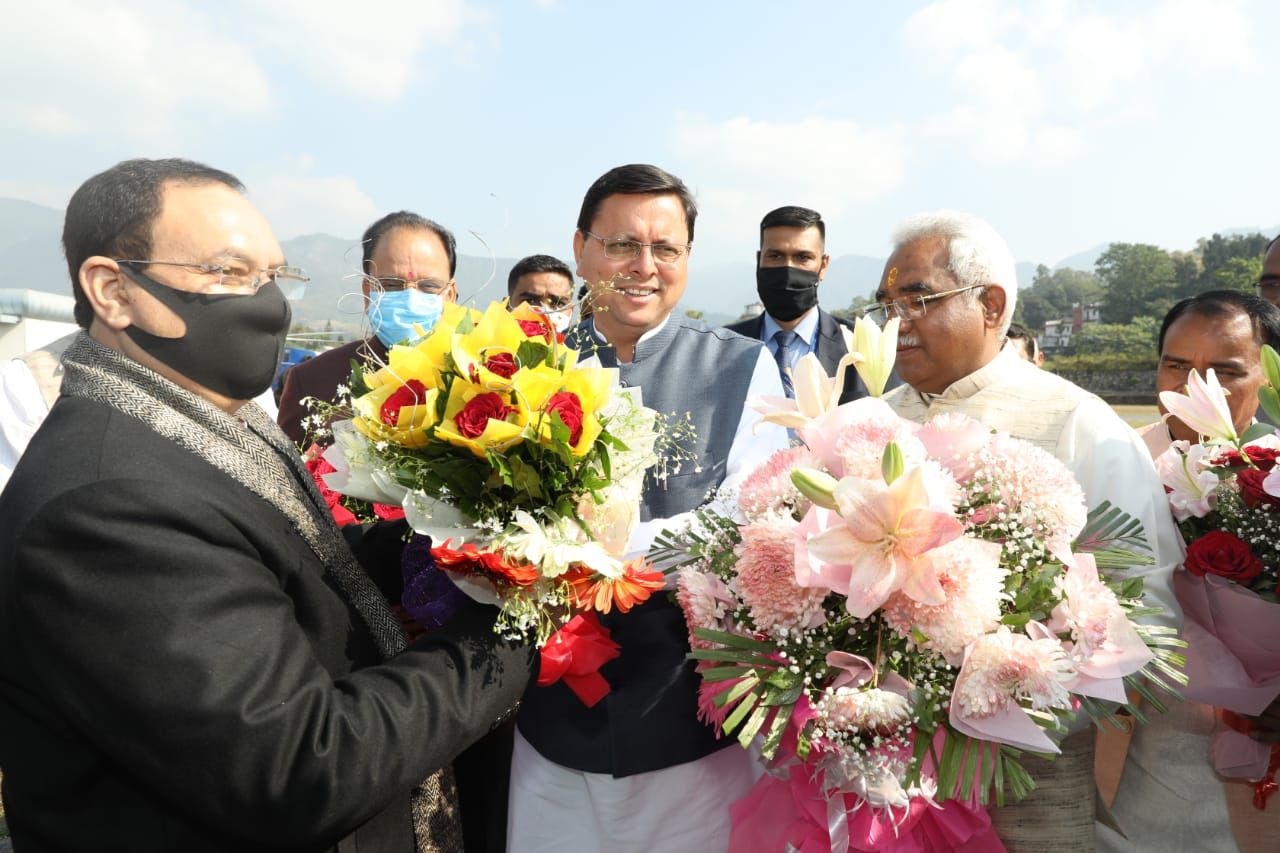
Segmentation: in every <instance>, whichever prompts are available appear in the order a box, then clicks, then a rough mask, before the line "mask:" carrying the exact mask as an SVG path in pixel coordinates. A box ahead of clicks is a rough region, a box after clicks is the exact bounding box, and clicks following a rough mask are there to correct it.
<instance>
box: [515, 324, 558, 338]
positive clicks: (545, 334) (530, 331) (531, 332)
mask: <svg viewBox="0 0 1280 853" xmlns="http://www.w3.org/2000/svg"><path fill="white" fill-rule="evenodd" d="M516 322H517V323H519V324H520V328H522V329H524V333H525V334H526V335H528V336H529V337H531V338H542V339H543V340H544V341H546V342H547V343H551V329H552V327H551V326H549V325H547V324H546V323H542V322H539V321H538V320H516Z"/></svg>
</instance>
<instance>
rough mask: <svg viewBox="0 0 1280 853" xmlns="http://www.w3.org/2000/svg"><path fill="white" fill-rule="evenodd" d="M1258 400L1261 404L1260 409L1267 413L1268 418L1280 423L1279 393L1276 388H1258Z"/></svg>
mask: <svg viewBox="0 0 1280 853" xmlns="http://www.w3.org/2000/svg"><path fill="white" fill-rule="evenodd" d="M1258 402H1259V403H1261V404H1262V410H1263V411H1264V412H1266V413H1267V417H1268V418H1270V419H1271V420H1273V421H1275V422H1276V423H1280V393H1277V389H1276V388H1268V387H1266V386H1263V387H1262V388H1259V389H1258Z"/></svg>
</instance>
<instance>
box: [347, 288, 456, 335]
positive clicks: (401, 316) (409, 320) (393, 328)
mask: <svg viewBox="0 0 1280 853" xmlns="http://www.w3.org/2000/svg"><path fill="white" fill-rule="evenodd" d="M443 310H444V297H443V296H442V295H440V294H439V293H423V292H422V291H421V290H416V289H414V288H408V289H405V290H398V291H394V292H391V293H386V292H380V291H374V292H373V293H370V294H369V307H368V308H366V309H365V316H367V317H368V318H369V325H370V326H371V327H372V328H373V333H374V334H375V335H377V336H378V340H380V341H382V343H384V344H385V345H387V346H392V345H393V344H398V343H400V342H401V341H416V340H417V339H418V338H419V337H420V336H419V333H418V331H417V329H415V328H414V326H415V325H417V326H421V327H422V334H423V335H425V334H427V333H429V332H430V331H431V328H432V327H433V326H435V324H436V321H437V320H439V319H440V312H441V311H443Z"/></svg>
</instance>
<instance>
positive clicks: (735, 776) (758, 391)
mask: <svg viewBox="0 0 1280 853" xmlns="http://www.w3.org/2000/svg"><path fill="white" fill-rule="evenodd" d="M641 390H642V393H643V389H641ZM712 390H713V389H712V388H708V392H711V391H712ZM756 396H774V397H780V396H782V381H781V379H779V377H778V369H777V366H776V365H775V363H774V361H773V358H772V357H770V356H769V354H768V351H767V350H765V349H764V348H763V347H762V348H761V350H760V358H759V360H758V361H757V362H756V366H755V370H754V372H753V373H752V375H751V383H750V385H749V386H748V389H747V398H748V399H750V398H751V397H756ZM759 420H760V416H759V415H758V414H757V413H756V412H754V411H752V410H751V409H746V410H744V411H743V413H742V417H741V419H740V420H739V421H738V428H737V430H736V431H735V433H734V437H733V444H732V445H731V446H730V448H729V454H728V457H727V459H726V463H725V478H724V481H723V482H722V484H721V488H723V489H726V490H732V489H736V488H737V487H738V486H740V485H741V484H742V482H743V480H745V479H746V477H747V476H748V475H749V474H750V473H751V472H752V471H753V470H754V469H755V468H756V467H757V466H758V465H760V464H761V463H762V462H764V461H765V460H766V459H767V458H768V457H769V456H770V455H771V454H773V453H774V452H775V451H777V450H781V449H782V448H784V447H786V446H787V435H786V431H785V430H784V429H782V428H781V427H776V426H773V425H765V426H762V427H761V429H760V431H759V433H756V432H754V429H755V426H756V424H757V422H758V421H759ZM691 516H692V513H681V514H680V515H677V516H672V517H670V518H662V519H653V520H651V521H649V522H644V523H641V524H640V525H639V526H638V527H637V528H636V530H635V532H634V533H633V534H632V536H631V541H630V543H629V546H628V550H630V551H631V552H633V553H644V552H645V551H647V550H648V548H649V546H650V545H651V544H653V539H654V537H655V536H657V534H659V533H661V532H662V531H663V530H667V529H673V528H676V527H679V526H680V525H681V524H682V523H684V522H685V521H687V520H689V519H690V518H691ZM760 773H761V767H760V765H759V764H758V763H757V762H756V761H755V760H754V758H753V757H752V755H751V754H749V753H748V752H747V751H746V750H743V749H740V748H739V747H736V746H730V747H727V748H726V749H722V750H719V751H717V752H714V753H712V754H711V755H708V756H706V757H704V758H700V759H698V760H696V761H690V762H687V763H685V764H679V765H676V766H675V767H666V768H663V769H661V770H654V771H651V772H649V773H637V774H635V775H633V776H626V777H624V778H621V779H618V778H614V777H613V776H611V775H609V774H606V773H586V772H583V771H580V770H573V769H570V768H568V767H562V766H561V765H559V764H556V763H555V762H552V761H548V760H547V759H546V758H543V757H542V755H540V754H539V753H538V751H537V750H536V749H534V748H533V747H532V746H531V745H530V744H529V742H528V741H526V740H525V739H524V738H523V737H521V735H520V732H519V731H518V730H517V731H516V743H515V752H514V754H513V756H512V761H511V797H510V810H509V814H508V817H507V846H508V849H509V850H512V851H519V853H542V851H545V853H552V852H553V851H554V853H565V851H575V853H576V851H592V853H595V851H601V853H606V851H607V853H633V851H634V853H640V851H651V853H688V852H689V851H698V853H717V851H723V850H726V849H727V848H728V844H729V806H730V804H732V803H733V802H734V801H735V800H737V799H740V798H741V797H743V796H744V795H745V794H746V793H747V791H748V790H749V789H750V787H751V785H752V784H753V783H754V782H755V780H756V778H757V777H758V776H759V775H760Z"/></svg>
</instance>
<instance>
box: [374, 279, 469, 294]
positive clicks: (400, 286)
mask: <svg viewBox="0 0 1280 853" xmlns="http://www.w3.org/2000/svg"><path fill="white" fill-rule="evenodd" d="M364 279H365V281H367V282H369V285H370V286H371V287H376V288H378V289H379V290H381V291H383V292H385V293H399V292H400V291H402V290H418V291H421V292H423V293H432V294H435V293H444V291H445V289H446V288H447V287H448V286H449V282H447V281H436V280H435V279H434V278H414V279H408V278H398V277H396V276H394V275H366V276H365V277H364Z"/></svg>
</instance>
